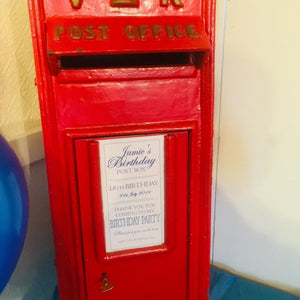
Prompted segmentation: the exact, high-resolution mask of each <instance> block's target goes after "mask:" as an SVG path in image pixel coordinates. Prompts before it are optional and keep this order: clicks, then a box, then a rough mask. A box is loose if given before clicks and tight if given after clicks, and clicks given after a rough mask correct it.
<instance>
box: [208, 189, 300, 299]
mask: <svg viewBox="0 0 300 300" xmlns="http://www.w3.org/2000/svg"><path fill="white" fill-rule="evenodd" d="M241 201H242V199H241ZM253 217H254V218H255V216H253ZM265 217H266V218H268V216H267V215H266V216H265ZM215 226H216V234H215V242H214V257H213V265H214V266H216V267H218V268H220V269H222V270H225V271H227V272H230V273H231V274H236V275H238V276H240V277H242V278H244V279H247V280H250V281H253V282H257V283H260V284H264V285H266V286H269V287H273V288H276V289H280V290H282V291H285V292H288V293H291V294H294V295H296V296H300V289H296V288H294V287H291V286H289V285H287V284H282V283H280V282H279V281H276V280H274V279H272V278H273V274H281V277H284V278H286V279H287V282H288V281H289V280H288V278H289V277H291V278H293V277H294V276H295V274H297V272H298V273H299V269H300V257H299V253H298V252H297V249H294V248H290V249H289V248H286V247H285V245H284V244H279V243H278V241H276V240H274V239H272V236H268V235H267V234H266V233H265V232H264V231H263V230H262V231H257V230H255V228H252V227H251V226H250V225H249V224H247V223H246V220H245V219H243V217H242V216H241V215H240V214H239V213H238V211H236V210H235V208H234V207H233V206H232V204H231V203H230V201H229V200H228V198H227V197H226V196H225V195H224V194H222V193H221V192H220V191H219V196H218V208H217V217H216V224H215ZM297 257H298V259H296V258H297ZM228 263H230V266H229V265H228ZM258 273H259V274H260V275H261V274H263V276H262V277H263V278H259V277H258V276H257V275H256V274H258ZM275 277H276V276H275ZM266 278H267V279H266Z"/></svg>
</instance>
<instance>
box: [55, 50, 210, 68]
mask: <svg viewBox="0 0 300 300" xmlns="http://www.w3.org/2000/svg"><path fill="white" fill-rule="evenodd" d="M203 55H204V52H203V53H202V52H197V53H190V52H165V53H138V54H113V55H77V56H61V57H60V68H61V69H63V70H72V69H107V68H138V67H166V66H175V67H176V66H190V65H195V66H196V67H198V66H199V65H200V61H201V60H202V57H203Z"/></svg>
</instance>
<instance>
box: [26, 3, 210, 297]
mask: <svg viewBox="0 0 300 300" xmlns="http://www.w3.org/2000/svg"><path fill="white" fill-rule="evenodd" d="M29 11H30V19H31V28H32V36H33V45H34V55H35V63H36V73H37V80H36V82H37V86H38V90H39V99H40V109H41V116H42V125H43V134H44V143H45V153H46V162H47V169H48V181H49V190H50V199H51V211H52V217H53V218H52V220H53V232H54V241H55V249H56V267H57V273H58V280H59V292H60V299H61V300H71V299H72V300H76V299H78V300H79V299H80V300H83V299H85V300H96V299H104V300H105V299H107V300H116V299H130V300H142V299H143V300H169V299H172V300H187V299H188V300H199V299H208V286H209V263H210V261H209V255H210V251H209V248H210V245H209V244H210V193H211V169H212V128H213V121H212V118H213V47H214V0H202V1H200V0H59V1H53V0H29Z"/></svg>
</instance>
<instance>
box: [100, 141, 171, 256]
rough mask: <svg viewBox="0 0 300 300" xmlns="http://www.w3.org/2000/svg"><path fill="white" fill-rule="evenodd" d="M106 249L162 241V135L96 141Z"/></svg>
mask: <svg viewBox="0 0 300 300" xmlns="http://www.w3.org/2000/svg"><path fill="white" fill-rule="evenodd" d="M99 151H100V170H101V190H102V201H103V214H104V223H105V224H104V225H105V244H106V252H115V251H121V250H128V249H137V248H143V247H151V246H157V245H162V244H163V243H164V241H165V234H164V232H165V229H164V228H165V225H164V219H165V218H164V215H165V213H164V209H165V199H164V198H165V195H164V194H165V191H164V190H165V189H164V136H163V135H149V136H143V137H127V138H120V139H107V140H101V141H99Z"/></svg>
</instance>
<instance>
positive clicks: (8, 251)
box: [0, 135, 29, 294]
mask: <svg viewBox="0 0 300 300" xmlns="http://www.w3.org/2000/svg"><path fill="white" fill-rule="evenodd" d="M28 214H29V204H28V191H27V186H26V181H25V177H24V173H23V169H22V166H21V165H20V162H19V161H18V158H17V156H16V155H15V153H14V151H13V150H12V148H11V147H10V146H9V144H8V143H7V141H6V140H5V139H4V138H3V137H2V136H1V135H0V294H1V293H2V291H3V290H4V288H5V286H6V284H7V282H8V281H9V279H10V277H11V275H12V273H13V271H14V269H15V267H16V264H17V262H18V260H19V256H20V254H21V251H22V248H23V245H24V240H25V236H26V231H27V224H28Z"/></svg>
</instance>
